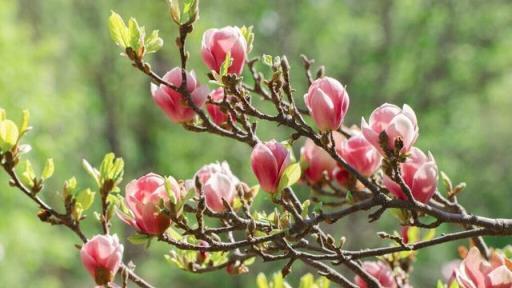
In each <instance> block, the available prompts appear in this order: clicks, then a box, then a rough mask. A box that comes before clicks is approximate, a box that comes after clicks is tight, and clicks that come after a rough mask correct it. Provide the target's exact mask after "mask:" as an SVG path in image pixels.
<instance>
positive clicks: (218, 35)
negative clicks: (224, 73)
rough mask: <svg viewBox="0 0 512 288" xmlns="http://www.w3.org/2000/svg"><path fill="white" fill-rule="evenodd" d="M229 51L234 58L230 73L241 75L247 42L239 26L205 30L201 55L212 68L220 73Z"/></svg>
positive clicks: (232, 58)
mask: <svg viewBox="0 0 512 288" xmlns="http://www.w3.org/2000/svg"><path fill="white" fill-rule="evenodd" d="M228 53H229V55H230V57H231V60H232V61H231V65H230V66H229V68H228V73H230V74H238V75H240V74H241V73H242V70H243V69H244V64H245V59H246V57H247V55H246V53H247V42H246V40H245V38H244V36H243V35H242V33H241V32H240V29H239V28H238V27H232V26H227V27H224V28H221V29H209V30H206V32H204V34H203V41H202V45H201V56H202V57H203V61H204V63H205V64H206V65H207V66H208V68H210V70H214V71H215V72H217V73H220V68H221V66H222V64H223V63H224V61H225V60H226V55H227V54H228Z"/></svg>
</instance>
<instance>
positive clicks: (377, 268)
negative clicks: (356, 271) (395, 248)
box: [354, 261, 397, 288]
mask: <svg viewBox="0 0 512 288" xmlns="http://www.w3.org/2000/svg"><path fill="white" fill-rule="evenodd" d="M363 269H364V271H366V272H367V273H368V274H370V275H372V276H373V277H374V278H375V279H376V280H377V281H378V282H379V284H380V285H381V286H380V287H382V288H396V287H397V285H396V282H395V279H394V278H393V272H392V271H391V268H389V266H388V265H386V264H384V263H382V262H380V261H379V262H371V261H366V262H363ZM354 282H356V285H357V286H359V288H367V287H368V285H367V284H366V282H365V281H364V280H363V279H362V278H361V277H359V276H356V277H355V279H354Z"/></svg>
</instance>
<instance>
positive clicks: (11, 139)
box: [0, 119, 20, 152]
mask: <svg viewBox="0 0 512 288" xmlns="http://www.w3.org/2000/svg"><path fill="white" fill-rule="evenodd" d="M19 136H20V133H19V130H18V126H16V124H15V123H14V122H12V121H11V120H8V119H6V120H3V121H0V152H6V151H9V150H10V149H11V148H12V147H14V145H16V143H18V138H19Z"/></svg>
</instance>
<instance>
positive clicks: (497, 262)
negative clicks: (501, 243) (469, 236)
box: [454, 247, 512, 288]
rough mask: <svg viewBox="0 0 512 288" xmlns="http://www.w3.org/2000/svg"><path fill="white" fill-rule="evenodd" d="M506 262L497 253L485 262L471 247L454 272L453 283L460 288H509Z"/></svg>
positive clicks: (510, 280)
mask: <svg viewBox="0 0 512 288" xmlns="http://www.w3.org/2000/svg"><path fill="white" fill-rule="evenodd" d="M506 261H507V260H506V259H505V257H504V256H503V255H500V254H498V253H493V254H492V255H491V259H490V261H486V260H485V259H484V258H483V257H482V255H481V254H480V251H478V248H476V247H472V248H471V249H470V250H469V252H468V254H467V255H466V258H465V259H464V260H463V261H462V263H461V264H460V266H459V268H458V269H457V270H456V271H455V272H454V278H455V281H457V283H458V284H459V285H460V286H461V288H510V287H512V271H511V270H510V269H509V268H508V267H507V264H506Z"/></svg>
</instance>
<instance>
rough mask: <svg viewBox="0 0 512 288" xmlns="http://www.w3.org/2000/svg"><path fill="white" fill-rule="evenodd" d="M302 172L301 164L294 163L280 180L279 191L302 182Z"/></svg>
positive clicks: (287, 168)
mask: <svg viewBox="0 0 512 288" xmlns="http://www.w3.org/2000/svg"><path fill="white" fill-rule="evenodd" d="M300 175H301V170H300V163H293V164H291V165H289V166H288V167H286V169H285V170H284V172H283V175H282V176H281V179H280V180H279V185H278V186H277V191H282V190H283V189H284V188H286V187H290V186H292V185H293V184H295V183H297V182H298V181H299V180H300Z"/></svg>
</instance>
